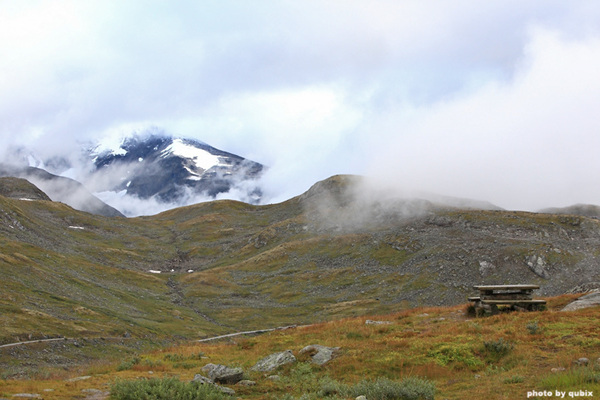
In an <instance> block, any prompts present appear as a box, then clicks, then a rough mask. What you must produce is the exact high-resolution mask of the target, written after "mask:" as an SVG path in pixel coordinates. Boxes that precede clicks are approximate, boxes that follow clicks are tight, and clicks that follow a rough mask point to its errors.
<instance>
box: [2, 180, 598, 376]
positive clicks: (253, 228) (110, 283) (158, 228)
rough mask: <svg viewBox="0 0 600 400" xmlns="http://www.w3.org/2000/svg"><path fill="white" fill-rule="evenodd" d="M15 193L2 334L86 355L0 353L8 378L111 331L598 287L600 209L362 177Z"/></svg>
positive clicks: (141, 332) (190, 333)
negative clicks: (204, 195)
mask: <svg viewBox="0 0 600 400" xmlns="http://www.w3.org/2000/svg"><path fill="white" fill-rule="evenodd" d="M9 192H10V191H9ZM4 193H5V194H10V193H7V192H4ZM14 197H15V196H12V197H11V196H0V276H1V277H2V286H1V287H0V344H2V343H11V342H17V341H22V340H28V339H30V338H33V339H37V338H52V337H61V336H64V337H67V338H71V339H80V340H83V339H85V340H88V341H89V342H88V346H87V347H85V349H83V350H78V351H79V352H80V353H81V355H80V356H77V357H75V356H72V355H68V356H65V357H63V358H61V359H60V360H54V359H52V360H46V359H44V358H43V357H38V355H36V354H32V355H31V354H30V359H32V360H33V361H31V365H29V366H27V365H24V364H23V363H19V362H14V360H15V359H14V357H13V356H10V355H8V356H7V355H6V352H0V368H2V369H3V370H5V371H8V372H5V375H6V376H31V375H32V374H35V371H36V370H37V369H39V368H42V367H44V366H49V367H51V366H53V365H55V364H60V365H63V366H64V367H67V368H68V367H73V366H74V365H77V364H79V363H80V362H85V360H86V359H87V358H97V357H98V355H99V354H100V353H101V351H100V350H97V349H101V348H102V347H103V345H104V342H98V340H102V338H103V339H104V340H108V341H112V342H111V343H112V345H111V346H108V347H107V348H108V349H112V350H110V351H108V350H107V352H106V353H104V354H102V357H108V358H110V357H118V356H119V353H120V352H121V351H125V352H135V351H138V349H139V348H141V347H145V346H152V345H156V346H158V345H161V344H162V343H164V342H165V341H171V342H173V341H177V340H184V339H198V338H202V337H206V336H209V335H212V334H219V333H226V332H231V331H240V330H249V329H261V328H269V327H275V326H281V325H290V324H307V323H315V322H322V321H330V320H335V319H340V318H346V317H352V316H360V315H366V314H376V313H377V314H384V313H390V312H396V311H399V310H404V309H409V308H412V307H419V306H436V305H453V304H462V303H463V302H464V301H465V299H466V297H467V296H468V295H471V294H473V290H472V288H471V287H472V285H476V284H482V283H486V284H502V283H536V284H539V285H540V286H541V290H540V291H539V293H538V294H539V295H545V296H554V295H559V294H562V293H565V292H567V291H569V290H571V289H572V288H574V287H576V286H578V285H580V284H583V283H589V282H600V276H599V275H600V271H599V270H598V268H597V267H598V255H599V250H598V249H600V221H598V220H597V219H593V218H587V217H583V216H574V215H553V214H535V213H524V212H506V211H497V210H490V211H482V210H471V209H457V208H452V207H448V206H443V205H439V204H434V203H431V202H429V201H425V200H415V199H412V200H407V199H399V198H394V197H390V196H383V195H381V194H380V193H374V192H370V191H369V190H368V189H366V187H364V186H362V182H361V180H360V179H359V178H356V177H347V176H336V177H332V178H330V179H328V180H325V181H323V182H319V183H317V184H316V185H314V186H313V187H312V188H311V189H310V190H309V191H307V192H306V193H305V194H303V195H302V196H299V197H297V198H293V199H290V200H288V201H286V202H283V203H280V204H273V205H267V206H251V205H248V204H244V203H240V202H235V201H226V200H223V201H214V202H208V203H202V204H197V205H194V206H189V207H183V208H179V209H175V210H171V211H168V212H165V213H162V214H159V215H156V216H151V217H140V218H131V219H126V218H119V217H113V218H107V217H100V216H96V215H91V214H87V213H83V212H79V211H75V210H73V209H71V208H70V207H68V206H66V205H64V204H61V203H55V202H51V201H47V200H43V199H42V200H33V201H29V200H21V199H20V197H17V198H14ZM151 270H152V271H161V273H160V274H155V273H151V272H150V271H151ZM188 271H191V272H188ZM124 339H126V340H124ZM56 351H57V352H61V351H64V352H66V353H65V354H71V353H69V352H70V348H69V347H67V348H65V349H63V348H57V349H56ZM36 360H37V361H39V362H37V361H36Z"/></svg>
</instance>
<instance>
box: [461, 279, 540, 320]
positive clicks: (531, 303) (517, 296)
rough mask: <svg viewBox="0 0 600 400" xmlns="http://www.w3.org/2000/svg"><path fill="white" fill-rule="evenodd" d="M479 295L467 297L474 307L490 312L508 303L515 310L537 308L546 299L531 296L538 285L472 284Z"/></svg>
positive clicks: (494, 311)
mask: <svg viewBox="0 0 600 400" xmlns="http://www.w3.org/2000/svg"><path fill="white" fill-rule="evenodd" d="M473 288H474V289H476V290H478V291H479V296H477V297H469V301H472V302H474V303H475V309H476V310H477V309H483V310H485V311H489V312H491V313H492V314H496V313H498V305H510V306H511V308H513V309H516V310H529V311H533V310H537V309H539V308H540V306H543V305H545V304H546V300H537V299H534V298H533V291H534V290H535V289H539V288H540V287H539V286H538V285H480V286H473Z"/></svg>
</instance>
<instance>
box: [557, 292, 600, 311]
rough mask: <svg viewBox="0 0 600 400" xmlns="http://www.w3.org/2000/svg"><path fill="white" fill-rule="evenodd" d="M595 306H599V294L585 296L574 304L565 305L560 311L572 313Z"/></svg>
mask: <svg viewBox="0 0 600 400" xmlns="http://www.w3.org/2000/svg"><path fill="white" fill-rule="evenodd" d="M597 305H600V292H595V293H590V294H586V295H585V296H582V297H580V298H578V299H577V300H575V301H574V302H572V303H569V304H567V305H566V306H565V308H563V309H562V310H561V311H574V310H580V309H582V308H587V307H593V306H597Z"/></svg>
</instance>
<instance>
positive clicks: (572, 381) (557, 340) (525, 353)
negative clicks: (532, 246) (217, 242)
mask: <svg viewBox="0 0 600 400" xmlns="http://www.w3.org/2000/svg"><path fill="white" fill-rule="evenodd" d="M576 297H577V295H568V296H561V297H556V298H550V299H548V300H549V301H548V306H549V307H548V310H546V311H542V312H530V313H508V314H500V315H496V316H492V317H484V318H472V317H469V316H468V315H467V314H466V312H465V311H466V307H465V306H464V305H461V306H455V307H437V308H418V309H411V310H406V311H402V312H396V313H393V314H387V315H379V316H364V317H354V318H348V319H342V320H336V321H331V322H326V323H321V324H316V325H311V326H307V327H299V328H295V329H287V330H281V331H275V332H272V333H268V334H264V335H260V336H255V337H235V338H231V339H229V340H226V341H220V342H208V343H192V342H189V343H187V344H182V345H180V346H175V347H168V348H163V349H161V350H158V351H151V352H138V353H136V354H130V355H128V356H125V357H123V358H122V359H121V360H120V361H118V362H113V363H104V364H95V365H94V366H92V367H89V368H82V369H80V370H78V371H71V372H65V371H62V372H61V371H57V370H54V371H49V372H48V377H47V378H48V379H33V380H28V381H20V380H9V381H0V396H4V397H10V396H11V395H12V394H14V393H23V392H25V393H43V396H44V399H48V400H51V399H75V398H84V397H85V394H86V393H95V392H94V390H96V391H101V392H108V391H110V389H111V387H113V386H114V385H115V383H118V382H122V381H137V382H143V381H140V380H143V379H163V378H168V377H175V378H176V379H177V380H178V381H182V382H188V381H190V380H191V379H192V378H193V377H194V375H195V374H198V373H200V369H201V367H202V366H204V365H206V364H208V363H214V364H223V365H228V366H232V367H238V366H239V367H241V368H243V370H244V374H245V378H247V379H251V380H253V381H254V382H255V383H256V384H255V385H254V386H242V385H233V386H230V387H231V388H233V389H234V390H235V391H236V396H237V397H239V398H243V399H288V400H289V399H300V398H302V399H327V398H331V399H342V398H343V399H349V398H352V399H353V398H354V397H356V396H357V395H358V393H357V392H352V391H350V392H349V391H348V390H349V389H351V390H353V389H356V390H360V389H357V387H358V386H357V385H358V384H359V383H360V382H362V387H363V388H369V387H371V388H372V387H373V382H375V381H377V382H379V384H380V385H382V386H384V388H388V389H390V388H391V389H393V388H395V387H396V386H397V385H398V383H399V382H401V381H402V380H403V379H406V378H419V379H421V380H422V381H421V382H425V383H427V384H428V385H434V386H435V398H436V399H450V400H452V399H457V400H458V399H476V398H485V399H490V400H493V399H524V398H528V396H527V394H528V392H530V391H534V390H535V391H537V392H543V391H552V392H553V393H555V391H556V390H560V391H565V392H567V393H568V392H569V391H572V392H575V391H581V390H584V391H589V392H593V393H594V394H595V395H596V394H597V393H600V360H598V357H600V340H599V339H598V335H597V332H596V331H597V329H596V327H597V326H598V324H599V323H600V319H599V318H600V317H599V316H600V314H599V313H598V308H597V307H596V308H590V309H584V310H579V311H573V312H560V311H558V310H559V309H560V308H562V307H563V306H564V305H565V304H566V303H568V302H569V301H571V300H573V299H574V298H576ZM367 319H370V320H373V321H382V322H385V323H380V324H366V323H365V322H366V320H367ZM311 344H321V345H326V346H332V347H340V350H339V352H338V353H337V355H336V357H335V358H334V359H333V360H331V361H329V362H328V363H326V364H325V365H323V366H317V365H314V364H311V363H310V358H309V356H308V355H301V354H300V353H299V351H300V349H302V348H303V347H304V346H307V345H311ZM36 346H38V347H39V348H38V351H41V349H42V347H43V346H44V345H42V344H39V345H36ZM283 350H291V351H292V352H293V353H294V355H296V357H297V359H298V362H296V363H295V364H291V365H287V366H284V367H281V368H280V369H278V370H276V371H273V372H269V373H259V372H253V371H251V367H252V366H253V365H254V364H255V363H256V362H257V361H258V360H259V359H261V358H263V357H264V356H266V355H269V354H272V353H274V352H278V351H283ZM582 357H585V358H588V359H589V360H590V362H589V364H588V365H576V364H575V363H574V361H575V360H578V359H580V358H582ZM271 375H278V376H279V378H278V379H277V380H273V379H272V378H269V376H271ZM78 376H83V377H84V378H83V379H80V380H77V379H75V380H73V379H72V378H77V377H78ZM86 377H87V378H86ZM49 389H51V390H52V391H45V390H49ZM362 390H365V389H362ZM349 393H350V394H351V395H350V394H349ZM369 398H376V397H369ZM529 398H540V399H541V398H544V396H531V397H529ZM565 398H569V397H568V395H567V396H566V397H565ZM580 398H593V397H589V396H586V397H580Z"/></svg>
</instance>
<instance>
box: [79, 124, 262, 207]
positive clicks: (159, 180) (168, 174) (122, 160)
mask: <svg viewBox="0 0 600 400" xmlns="http://www.w3.org/2000/svg"><path fill="white" fill-rule="evenodd" d="M92 156H93V157H94V165H95V167H96V171H95V172H94V174H92V176H90V178H89V181H90V183H89V184H88V185H89V186H90V187H93V188H94V191H97V192H99V191H107V190H108V191H116V192H121V191H123V192H124V193H126V194H128V195H132V196H135V197H138V198H141V199H148V198H150V197H155V198H157V199H158V200H160V201H162V202H167V203H169V202H178V201H179V200H180V199H181V198H184V197H186V196H190V195H198V194H202V195H204V196H207V197H212V198H214V197H215V196H217V195H218V194H220V193H227V192H229V191H230V190H232V189H233V188H237V189H240V188H241V189H242V190H243V191H245V193H246V194H245V199H244V200H246V201H247V202H248V203H256V202H258V200H259V199H260V197H261V191H260V188H258V187H257V186H256V184H255V183H253V182H254V181H255V180H256V179H257V178H258V177H259V176H260V174H261V172H262V170H263V168H264V167H263V166H262V165H261V164H259V163H257V162H254V161H250V160H246V159H244V158H243V157H240V156H237V155H235V154H231V153H227V152H225V151H221V150H218V149H215V148H214V147H211V146H209V145H207V144H205V143H202V142H199V141H196V140H191V139H182V138H174V137H171V136H165V135H158V134H153V135H149V136H133V137H129V138H127V139H125V140H124V141H123V143H122V144H121V145H120V147H119V148H117V149H109V150H107V149H103V148H101V147H99V148H97V149H96V150H95V151H94V152H93V153H92ZM96 182H101V184H98V183H96ZM84 183H85V182H84Z"/></svg>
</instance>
